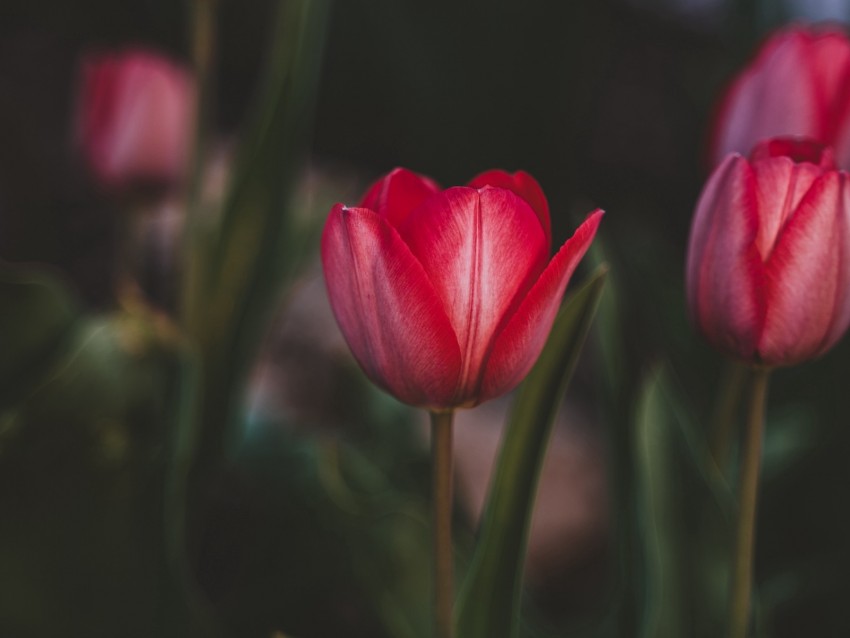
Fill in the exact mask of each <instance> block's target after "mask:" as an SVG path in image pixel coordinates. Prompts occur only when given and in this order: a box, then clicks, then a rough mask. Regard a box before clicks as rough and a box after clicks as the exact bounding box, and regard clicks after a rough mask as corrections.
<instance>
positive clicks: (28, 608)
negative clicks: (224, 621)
mask: <svg viewBox="0 0 850 638" xmlns="http://www.w3.org/2000/svg"><path fill="white" fill-rule="evenodd" d="M66 337H67V338H66V342H67V343H66V345H65V346H64V347H63V349H62V352H61V354H59V355H58V356H56V357H55V358H54V359H53V360H52V361H51V363H50V364H49V366H48V367H47V369H46V370H45V371H44V373H43V374H42V375H40V378H39V380H38V383H36V384H34V385H32V386H31V387H29V388H28V389H27V391H26V392H25V393H23V394H21V396H19V397H18V398H17V399H16V401H15V403H14V404H12V405H11V406H10V407H8V408H7V409H6V410H5V411H4V413H3V418H4V420H5V421H6V423H7V425H10V426H11V427H10V432H11V434H9V435H7V436H5V437H4V438H3V439H2V442H0V510H2V511H3V516H2V517H0V562H2V564H3V569H2V570H0V629H2V632H0V633H2V634H3V635H28V634H32V635H38V636H45V635H78V636H119V635H120V636H130V637H138V638H143V637H147V636H163V637H172V636H173V637H174V638H178V637H182V636H196V635H204V636H208V635H215V634H214V632H212V630H209V628H204V629H203V630H200V629H199V627H200V625H198V624H196V618H197V617H196V616H195V610H194V608H193V607H192V604H191V602H189V599H187V598H186V597H185V590H184V589H183V587H182V585H183V583H181V580H180V578H179V575H178V574H175V573H174V571H173V568H174V562H173V556H172V555H171V553H170V551H171V548H169V546H168V542H167V538H168V537H167V532H166V526H167V524H168V521H166V520H165V518H164V514H165V512H166V511H167V507H166V504H165V502H164V499H165V496H164V495H165V493H166V483H167V476H168V472H169V469H168V466H169V462H170V458H171V454H172V445H174V432H175V430H176V427H175V426H176V423H175V419H176V414H177V411H176V410H175V409H174V408H173V406H174V403H175V401H176V400H177V396H178V395H179V394H180V393H181V392H182V391H184V390H185V388H183V387H182V385H181V379H180V370H181V364H180V354H179V352H178V349H177V344H176V342H175V333H174V331H173V328H172V327H171V326H170V324H169V323H168V321H167V320H165V319H164V318H162V317H160V316H158V315H156V314H155V313H149V312H145V311H142V310H141V309H135V310H134V311H132V312H122V313H119V314H115V315H111V316H109V317H97V318H89V319H86V318H81V319H80V320H79V321H77V322H76V323H75V325H74V326H73V328H72V329H71V330H70V333H69V334H68V335H67V336H66Z"/></svg>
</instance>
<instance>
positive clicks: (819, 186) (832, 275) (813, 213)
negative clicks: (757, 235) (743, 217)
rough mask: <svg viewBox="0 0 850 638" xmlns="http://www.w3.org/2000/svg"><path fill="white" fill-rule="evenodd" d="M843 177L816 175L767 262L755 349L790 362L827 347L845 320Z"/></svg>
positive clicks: (847, 251)
mask: <svg viewBox="0 0 850 638" xmlns="http://www.w3.org/2000/svg"><path fill="white" fill-rule="evenodd" d="M846 184H847V176H846V174H839V173H837V172H828V173H826V174H824V175H823V177H821V178H820V179H819V180H817V181H816V182H815V183H814V184H813V185H812V187H811V189H810V190H809V192H808V193H807V194H806V196H805V197H804V198H803V200H802V202H801V203H800V205H799V208H798V209H797V210H796V211H795V212H794V214H793V216H792V217H791V219H790V220H789V221H788V223H787V224H786V226H785V228H784V230H783V231H782V233H781V235H780V237H779V239H778V241H777V244H776V247H775V249H774V251H773V253H772V254H771V256H770V259H769V261H768V262H767V264H766V269H765V275H766V279H765V283H766V291H767V292H766V294H767V315H766V317H765V326H764V331H763V333H762V335H761V338H760V340H759V348H758V350H759V354H760V356H761V358H762V359H763V360H764V361H766V362H767V363H777V364H791V363H797V362H799V361H802V360H804V359H808V358H810V357H812V356H813V355H817V354H820V353H822V352H823V351H824V350H826V349H828V347H829V346H831V345H832V344H833V343H834V342H835V341H836V340H837V339H838V338H839V337H840V336H841V334H842V333H843V331H844V328H846V326H847V320H848V316H850V315H848V312H850V309H848V302H847V296H848V286H849V285H850V276H848V273H847V268H846V260H847V259H848V257H850V243H848V239H847V230H846V229H847V203H848V202H847V198H848V193H847V185H846Z"/></svg>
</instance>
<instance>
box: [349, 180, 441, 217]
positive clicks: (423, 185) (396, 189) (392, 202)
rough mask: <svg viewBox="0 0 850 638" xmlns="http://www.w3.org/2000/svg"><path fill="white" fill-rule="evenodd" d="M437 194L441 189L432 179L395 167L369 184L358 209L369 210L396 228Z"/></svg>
mask: <svg viewBox="0 0 850 638" xmlns="http://www.w3.org/2000/svg"><path fill="white" fill-rule="evenodd" d="M439 192H440V187H439V186H438V185H437V183H436V182H434V181H433V180H432V179H430V178H428V177H425V176H424V175H419V174H418V173H414V172H413V171H409V170H407V169H406V168H396V169H394V170H392V171H390V172H389V173H388V174H387V175H385V176H384V177H382V178H381V179H379V180H378V181H377V182H375V183H374V184H372V186H371V187H370V188H369V190H368V191H367V193H366V195H365V196H364V197H363V201H362V202H360V206H361V207H362V208H370V209H371V210H373V211H375V212H376V213H378V214H379V215H381V216H382V217H384V218H385V219H386V220H387V222H389V224H390V225H391V226H393V227H395V228H398V227H399V226H400V225H401V223H402V222H403V221H404V220H405V219H406V218H407V216H408V215H409V214H410V213H411V212H412V211H413V210H415V209H416V208H417V207H418V206H419V205H420V204H421V203H422V202H424V201H425V200H426V199H428V198H429V197H430V196H431V195H433V194H434V193H439Z"/></svg>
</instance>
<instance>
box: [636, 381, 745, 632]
mask: <svg viewBox="0 0 850 638" xmlns="http://www.w3.org/2000/svg"><path fill="white" fill-rule="evenodd" d="M675 388H676V386H675V385H674V384H673V383H672V382H671V381H670V378H669V374H668V373H667V372H666V370H665V369H664V368H663V367H659V368H657V369H655V370H653V371H652V373H651V374H650V375H649V376H648V378H647V379H646V381H645V384H644V386H643V391H642V393H641V396H640V400H639V404H638V406H637V413H636V420H635V425H636V443H637V445H636V449H635V451H636V456H637V462H636V477H635V478H636V479H637V486H636V487H637V491H636V493H637V498H638V502H637V505H638V512H639V523H640V527H639V529H640V532H641V541H642V544H643V559H644V571H645V578H646V582H645V591H646V598H645V600H646V608H645V610H644V615H643V622H642V626H641V630H640V634H639V635H640V636H641V637H642V638H681V637H682V636H692V637H694V638H711V637H715V638H716V636H722V635H725V633H726V631H727V629H726V622H727V604H728V582H729V581H728V578H729V568H730V562H729V561H730V559H731V549H732V532H733V521H734V500H733V496H732V494H731V492H730V491H729V488H728V486H727V485H726V484H725V482H723V480H722V478H721V475H720V474H719V473H718V472H717V471H716V468H714V466H712V465H711V459H710V455H709V451H708V447H707V445H706V441H705V438H704V435H703V434H702V432H703V431H702V430H701V429H699V428H697V427H695V425H694V422H693V419H692V418H691V417H690V416H689V412H688V411H687V410H686V409H685V407H684V402H683V401H682V400H681V399H680V398H679V396H678V393H677V392H676V389H675Z"/></svg>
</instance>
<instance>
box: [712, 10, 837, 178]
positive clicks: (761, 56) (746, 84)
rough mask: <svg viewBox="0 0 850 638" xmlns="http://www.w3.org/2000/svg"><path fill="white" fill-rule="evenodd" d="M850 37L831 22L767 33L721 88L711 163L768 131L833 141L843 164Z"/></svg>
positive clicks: (767, 135) (747, 147) (745, 148)
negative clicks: (737, 72) (830, 23)
mask: <svg viewBox="0 0 850 638" xmlns="http://www.w3.org/2000/svg"><path fill="white" fill-rule="evenodd" d="M848 82H850V41H848V39H847V37H846V36H845V34H844V33H843V31H841V30H839V29H838V28H835V27H833V28H823V27H822V28H818V29H814V28H804V27H800V26H795V27H791V28H788V29H785V30H781V31H777V32H776V33H774V34H773V35H772V36H771V37H770V38H768V39H767V40H766V41H765V42H764V44H763V45H762V46H761V48H760V49H759V50H758V52H757V53H756V56H755V58H754V59H753V60H752V61H751V62H750V64H749V65H747V67H746V68H745V69H744V70H743V71H741V72H740V73H739V74H738V75H737V77H735V79H734V80H733V81H732V82H731V84H730V85H729V87H728V88H727V89H726V92H725V94H724V97H723V98H722V99H721V101H720V104H719V107H718V109H717V116H716V118H715V121H714V126H713V131H712V135H711V151H710V152H711V159H712V162H713V163H714V164H715V165H716V164H718V163H719V162H720V161H722V160H723V158H724V157H726V155H727V154H728V153H732V152H737V153H741V154H743V155H747V154H749V152H750V151H751V150H752V148H753V147H754V146H755V145H756V144H757V143H758V142H759V141H761V140H763V139H767V138H770V137H783V136H789V137H790V136H794V137H807V138H811V139H813V140H816V141H818V142H821V143H823V144H826V145H828V146H832V147H834V148H835V153H836V160H837V162H838V165H839V166H840V167H842V168H845V169H850V90H848V88H847V87H848Z"/></svg>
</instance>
